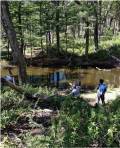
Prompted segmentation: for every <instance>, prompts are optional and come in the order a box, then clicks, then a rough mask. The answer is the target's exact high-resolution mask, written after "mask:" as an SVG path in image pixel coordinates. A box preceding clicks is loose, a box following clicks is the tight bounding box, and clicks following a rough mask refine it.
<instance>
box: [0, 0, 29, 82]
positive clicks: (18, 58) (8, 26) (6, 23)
mask: <svg viewBox="0 0 120 148" xmlns="http://www.w3.org/2000/svg"><path fill="white" fill-rule="evenodd" d="M1 20H2V24H3V27H4V30H5V32H6V35H7V37H8V39H9V42H10V46H11V49H12V51H13V62H14V63H15V64H17V65H18V68H19V76H20V80H21V82H25V80H26V62H25V59H24V56H23V54H22V53H21V51H20V49H19V45H18V42H17V39H16V32H15V30H14V27H13V24H12V21H11V18H10V12H9V7H8V2H7V1H2V2H1Z"/></svg>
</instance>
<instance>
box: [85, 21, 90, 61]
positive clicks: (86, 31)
mask: <svg viewBox="0 0 120 148" xmlns="http://www.w3.org/2000/svg"><path fill="white" fill-rule="evenodd" d="M85 38H86V48H85V56H86V60H88V51H89V22H88V21H86V30H85Z"/></svg>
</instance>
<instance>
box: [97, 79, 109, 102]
mask: <svg viewBox="0 0 120 148" xmlns="http://www.w3.org/2000/svg"><path fill="white" fill-rule="evenodd" d="M106 91H107V85H106V84H105V83H104V80H103V79H100V81H99V84H98V87H97V104H99V101H100V99H101V101H102V104H105V93H106Z"/></svg>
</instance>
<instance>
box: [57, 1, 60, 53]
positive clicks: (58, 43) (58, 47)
mask: <svg viewBox="0 0 120 148" xmlns="http://www.w3.org/2000/svg"><path fill="white" fill-rule="evenodd" d="M56 6H57V8H56V44H57V50H58V52H60V28H59V17H60V12H59V1H56Z"/></svg>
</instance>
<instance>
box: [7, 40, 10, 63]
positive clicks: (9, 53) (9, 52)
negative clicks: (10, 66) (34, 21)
mask: <svg viewBox="0 0 120 148" xmlns="http://www.w3.org/2000/svg"><path fill="white" fill-rule="evenodd" d="M7 49H8V60H10V50H9V40H8V44H7Z"/></svg>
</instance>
